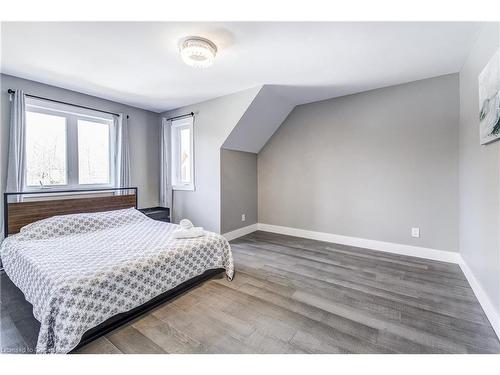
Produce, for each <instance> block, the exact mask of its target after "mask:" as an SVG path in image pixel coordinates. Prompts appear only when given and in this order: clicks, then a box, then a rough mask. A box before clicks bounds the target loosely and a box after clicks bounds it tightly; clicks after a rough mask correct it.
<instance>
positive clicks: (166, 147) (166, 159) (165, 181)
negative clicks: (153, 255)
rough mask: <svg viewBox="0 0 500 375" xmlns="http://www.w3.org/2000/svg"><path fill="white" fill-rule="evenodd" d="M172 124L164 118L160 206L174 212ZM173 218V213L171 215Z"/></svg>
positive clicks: (161, 141) (162, 125) (161, 140)
mask: <svg viewBox="0 0 500 375" xmlns="http://www.w3.org/2000/svg"><path fill="white" fill-rule="evenodd" d="M169 166H170V122H169V121H167V119H165V118H163V119H162V120H161V124H160V206H161V207H169V208H170V210H171V211H172V204H171V203H172V186H171V185H170V168H169ZM170 217H172V212H171V213H170Z"/></svg>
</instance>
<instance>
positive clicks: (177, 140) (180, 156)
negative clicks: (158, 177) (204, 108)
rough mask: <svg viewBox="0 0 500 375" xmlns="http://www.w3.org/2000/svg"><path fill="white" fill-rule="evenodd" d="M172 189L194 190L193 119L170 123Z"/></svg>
mask: <svg viewBox="0 0 500 375" xmlns="http://www.w3.org/2000/svg"><path fill="white" fill-rule="evenodd" d="M171 150H172V188H173V189H174V190H194V153H193V118H192V117H190V118H185V119H179V120H174V121H172V125H171Z"/></svg>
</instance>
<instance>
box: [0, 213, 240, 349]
mask: <svg viewBox="0 0 500 375" xmlns="http://www.w3.org/2000/svg"><path fill="white" fill-rule="evenodd" d="M177 228H178V225H175V224H170V223H164V222H160V221H155V220H153V219H150V218H148V217H147V216H145V215H144V214H142V213H141V212H139V211H137V210H136V209H134V208H130V209H125V210H116V211H109V212H98V213H88V214H73V215H63V216H54V217H51V218H49V219H44V220H40V221H38V222H35V223H32V224H29V225H27V226H25V227H23V228H22V229H21V232H20V233H18V234H15V235H13V236H10V237H7V238H6V239H5V240H4V241H3V242H2V245H1V248H0V256H1V259H2V262H3V266H4V269H5V272H6V273H7V275H8V276H9V278H10V279H11V280H12V282H13V283H14V284H15V285H16V286H17V287H18V288H19V289H20V290H21V291H22V292H23V293H24V296H25V298H26V300H27V301H28V302H30V303H31V304H32V305H33V315H34V316H35V318H36V319H37V320H39V321H40V323H41V327H40V333H39V336H38V343H37V347H36V351H37V353H68V352H69V351H71V349H73V348H74V347H75V346H76V345H78V343H79V342H80V340H81V338H82V336H83V334H84V333H85V332H86V331H88V330H89V329H91V328H93V327H95V326H97V325H99V324H100V323H102V322H104V321H105V320H107V319H108V318H111V317H112V316H114V315H116V314H118V313H122V312H126V311H129V310H131V309H133V308H135V307H137V306H140V305H142V304H144V303H146V302H148V301H149V300H151V299H152V298H154V297H156V296H158V295H160V294H162V293H164V292H166V291H168V290H170V289H172V288H175V287H176V286H177V285H179V284H181V283H183V282H185V281H187V280H189V279H191V278H193V277H196V276H198V275H201V274H202V273H204V272H205V271H207V270H210V269H215V268H224V269H225V270H226V274H227V277H228V279H229V280H231V279H232V277H233V273H234V265H233V258H232V254H231V248H230V246H229V243H228V242H227V240H226V239H225V238H224V237H222V236H220V235H218V234H216V233H212V232H205V235H204V236H202V237H198V238H192V239H174V238H173V237H172V232H173V231H174V230H175V229H177Z"/></svg>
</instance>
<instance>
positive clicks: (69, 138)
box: [25, 98, 114, 190]
mask: <svg viewBox="0 0 500 375" xmlns="http://www.w3.org/2000/svg"><path fill="white" fill-rule="evenodd" d="M113 130H114V127H113V118H112V116H111V115H107V114H103V113H100V112H96V111H90V110H89V111H87V110H85V109H80V108H78V107H73V106H68V105H59V104H57V103H51V102H47V101H41V100H38V99H31V98H29V99H27V100H26V145H25V146H26V185H27V187H26V189H27V190H37V189H40V188H51V187H54V188H59V189H60V188H79V187H85V188H89V187H107V186H112V185H113V178H112V176H113V173H112V172H113V171H112V169H113V163H112V160H113V148H112V145H111V139H112V133H113Z"/></svg>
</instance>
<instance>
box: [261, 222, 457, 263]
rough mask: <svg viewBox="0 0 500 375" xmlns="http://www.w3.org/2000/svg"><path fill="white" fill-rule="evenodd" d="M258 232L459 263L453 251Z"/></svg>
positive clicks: (283, 230) (298, 232)
mask: <svg viewBox="0 0 500 375" xmlns="http://www.w3.org/2000/svg"><path fill="white" fill-rule="evenodd" d="M257 226H258V228H259V230H263V231H266V232H273V233H279V234H287V235H289V236H296V237H303V238H309V239H311V240H318V241H325V242H333V243H337V244H340V245H348V246H356V247H362V248H366V249H371V250H379V251H385V252H388V253H393V254H400V255H408V256H412V257H418V258H425V259H432V260H439V261H442V262H450V263H457V264H458V263H459V260H460V255H459V254H458V253H456V252H453V251H446V250H435V249H430V248H427V247H420V246H411V245H403V244H398V243H393V242H384V241H377V240H369V239H365V238H358V237H349V236H342V235H339V234H332V233H325V232H314V231H310V230H304V229H297V228H290V227H282V226H279V225H271V224H263V223H259V224H257Z"/></svg>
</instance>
